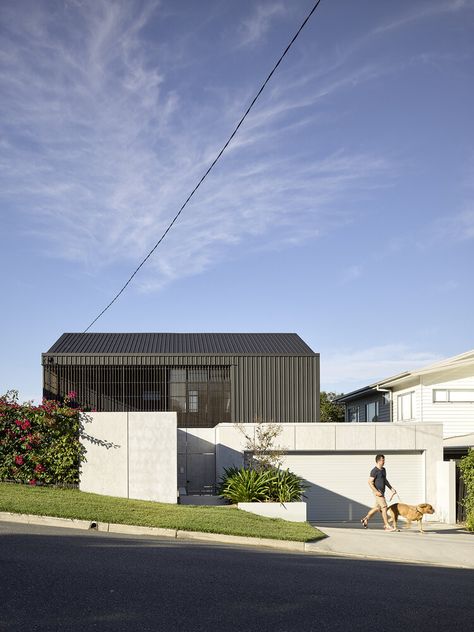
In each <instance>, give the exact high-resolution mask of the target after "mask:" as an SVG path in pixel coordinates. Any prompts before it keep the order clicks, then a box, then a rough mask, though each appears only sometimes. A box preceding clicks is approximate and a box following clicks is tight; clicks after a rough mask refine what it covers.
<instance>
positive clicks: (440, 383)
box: [336, 350, 474, 518]
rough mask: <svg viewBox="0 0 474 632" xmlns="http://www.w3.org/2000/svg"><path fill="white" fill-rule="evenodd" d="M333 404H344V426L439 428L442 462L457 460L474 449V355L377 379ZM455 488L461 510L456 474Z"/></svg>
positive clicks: (460, 496)
mask: <svg viewBox="0 0 474 632" xmlns="http://www.w3.org/2000/svg"><path fill="white" fill-rule="evenodd" d="M336 401H337V402H339V403H341V404H344V406H345V421H346V422H348V423H361V422H364V423H372V422H389V423H390V422H392V423H397V424H405V423H410V424H413V423H415V424H416V423H418V424H433V423H439V424H442V427H443V452H444V460H445V461H450V460H454V461H458V460H459V459H460V458H462V457H463V456H465V455H466V454H467V453H468V451H469V449H470V448H473V447H474V350H472V351H467V352H465V353H462V354H460V355H457V356H454V357H451V358H447V359H445V360H442V361H440V362H435V363H434V364H430V365H429V366H425V367H422V368H420V369H416V370H413V371H406V372H404V373H399V374H398V375H393V376H391V377H387V378H383V379H380V380H377V382H374V383H373V384H370V385H368V386H366V387H364V388H361V389H358V390H356V391H352V392H350V393H346V394H345V395H342V396H341V397H339V398H337V400H336ZM455 485H456V487H457V499H458V506H459V509H461V504H460V503H459V501H460V500H461V498H462V497H463V493H464V492H463V485H462V481H461V480H460V478H459V471H457V476H456V481H455ZM461 513H462V512H461ZM459 516H460V514H459V512H458V518H459Z"/></svg>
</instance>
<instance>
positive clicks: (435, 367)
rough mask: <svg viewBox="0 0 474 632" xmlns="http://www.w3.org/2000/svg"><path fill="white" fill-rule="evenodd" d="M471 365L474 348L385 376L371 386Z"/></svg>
mask: <svg viewBox="0 0 474 632" xmlns="http://www.w3.org/2000/svg"><path fill="white" fill-rule="evenodd" d="M470 365H474V350H472V351H467V352H465V353H461V354H460V355H457V356H453V357H451V358H446V359H445V360H441V361H440V362H435V363H434V364H430V365H428V366H426V367H422V368H421V369H417V370H415V371H406V372H405V373H398V374H397V375H393V376H391V377H388V378H385V379H384V380H379V381H378V382H375V383H374V384H371V388H375V389H376V388H377V387H384V388H387V387H392V386H396V385H398V384H399V383H400V382H402V381H406V380H410V379H413V378H416V377H420V376H422V375H429V374H431V373H438V372H439V371H443V370H451V369H458V368H462V367H465V366H470Z"/></svg>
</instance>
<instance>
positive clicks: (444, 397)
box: [433, 388, 474, 404]
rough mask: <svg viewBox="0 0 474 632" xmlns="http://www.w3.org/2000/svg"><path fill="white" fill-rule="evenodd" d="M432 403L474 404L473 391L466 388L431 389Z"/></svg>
mask: <svg viewBox="0 0 474 632" xmlns="http://www.w3.org/2000/svg"><path fill="white" fill-rule="evenodd" d="M433 402H434V403H435V404H437V403H439V402H453V403H454V402H463V403H467V404H473V403H474V390H473V389H467V388H455V389H444V388H437V389H433Z"/></svg>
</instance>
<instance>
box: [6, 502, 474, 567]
mask: <svg viewBox="0 0 474 632" xmlns="http://www.w3.org/2000/svg"><path fill="white" fill-rule="evenodd" d="M0 521H4V522H16V523H21V524H31V525H38V526H50V527H65V528H70V529H82V530H90V529H92V530H97V531H101V532H107V533H117V534H122V535H145V536H154V537H164V538H172V539H175V540H185V541H186V540H188V541H189V540H195V541H201V542H214V543H216V544H230V545H235V546H252V547H259V548H271V549H276V550H281V551H288V552H294V553H305V554H311V555H324V556H327V555H330V556H331V557H352V558H359V559H367V560H374V561H376V560H379V561H380V560H384V561H388V562H394V563H400V562H404V563H408V564H428V565H435V566H445V567H451V568H453V567H454V568H471V569H472V568H474V559H473V562H471V563H469V562H468V559H469V556H467V558H468V559H466V553H465V551H464V550H461V549H460V550H453V551H451V552H450V551H449V550H448V548H447V547H446V546H444V547H441V550H444V549H446V550H445V555H444V556H443V555H440V554H439V551H440V547H439V544H441V543H439V542H438V546H436V547H435V550H437V551H438V554H436V555H431V554H428V552H425V553H423V551H422V550H421V548H422V547H419V546H417V547H416V549H415V550H413V549H412V550H411V551H408V550H407V549H406V547H400V546H396V548H393V547H391V546H387V545H388V544H389V542H390V541H391V540H392V539H393V538H394V537H395V538H396V537H397V536H396V534H383V535H382V534H377V535H380V536H381V538H380V543H382V542H383V543H384V545H385V546H384V549H385V550H384V551H383V552H382V551H381V550H380V551H379V553H378V554H377V553H376V551H377V549H380V547H379V546H378V545H376V546H375V547H374V542H373V541H372V542H371V543H370V545H369V542H366V543H365V546H364V543H363V540H364V538H361V537H360V535H359V536H358V537H357V540H356V541H355V540H353V541H352V542H351V538H347V536H348V535H349V534H348V533H347V531H345V534H344V535H345V536H346V537H345V538H344V542H342V541H341V540H340V538H338V537H336V534H335V531H336V530H335V529H329V528H328V529H327V530H328V531H329V533H328V534H327V535H328V536H329V537H326V538H324V539H321V540H319V541H316V542H294V541H289V540H273V539H266V538H252V537H244V536H236V535H225V534H219V533H204V532H197V531H182V530H179V529H164V528H159V527H142V526H136V525H125V524H114V523H105V522H97V521H95V520H74V519H69V518H54V517H51V516H36V515H27V514H14V513H8V512H0ZM323 528H324V527H323ZM364 533H366V532H361V534H362V535H363V534H364ZM423 537H429V536H420V538H423ZM470 537H471V536H469V538H470ZM378 539H379V538H377V540H378ZM472 542H473V544H474V536H472ZM470 543H471V542H470V539H469V544H470ZM356 544H357V545H356ZM392 544H395V540H393V541H392ZM367 545H368V546H367ZM374 549H375V550H374ZM472 550H473V551H474V546H473V548H472ZM443 557H444V559H443ZM466 562H467V563H466Z"/></svg>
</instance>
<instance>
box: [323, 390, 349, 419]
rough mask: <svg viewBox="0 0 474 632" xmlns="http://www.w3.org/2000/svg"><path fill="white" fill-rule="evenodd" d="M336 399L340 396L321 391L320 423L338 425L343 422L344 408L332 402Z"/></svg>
mask: <svg viewBox="0 0 474 632" xmlns="http://www.w3.org/2000/svg"><path fill="white" fill-rule="evenodd" d="M341 394H342V393H341ZM336 397H340V395H338V394H337V393H332V392H329V393H328V392H326V391H321V395H320V399H319V402H320V421H323V422H328V423H340V422H343V421H344V406H343V405H342V404H337V403H336V402H335V401H334V400H335V399H336Z"/></svg>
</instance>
